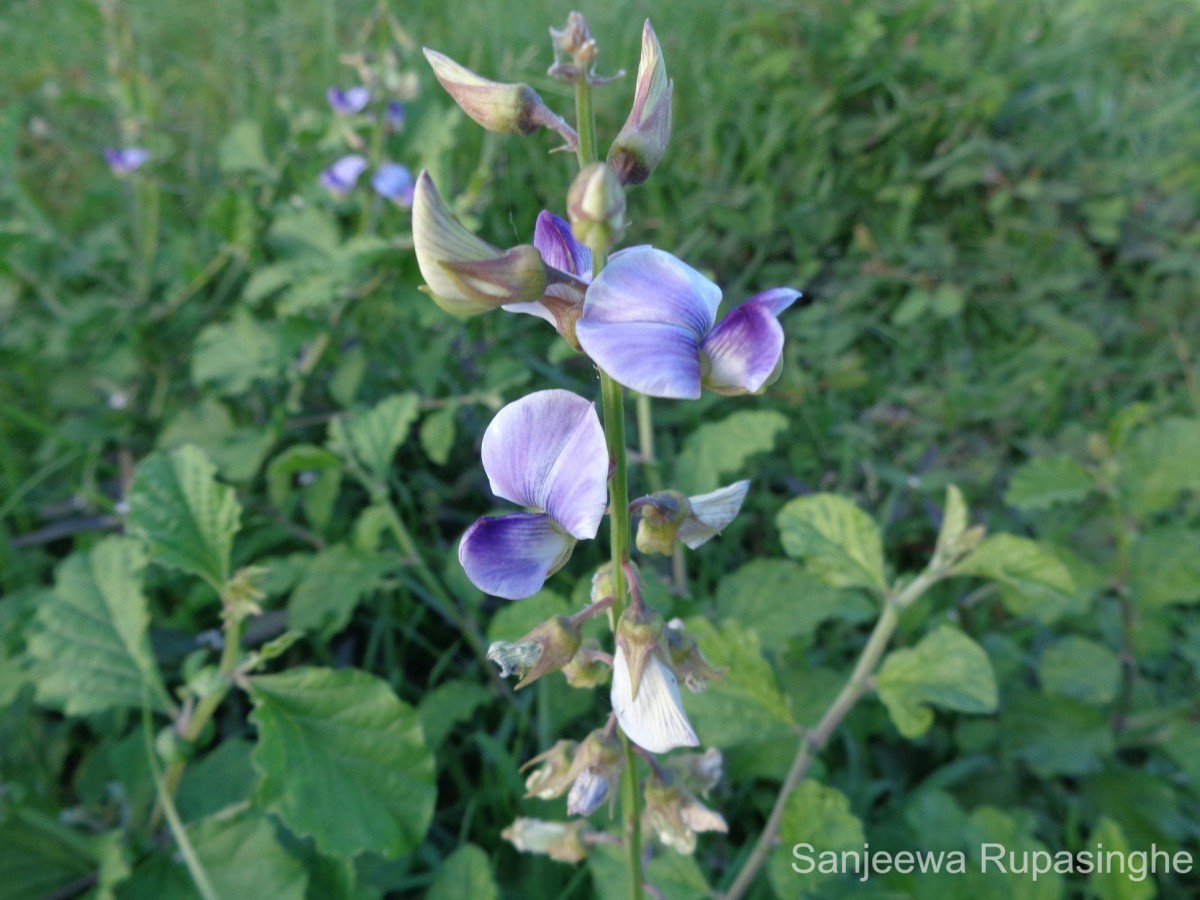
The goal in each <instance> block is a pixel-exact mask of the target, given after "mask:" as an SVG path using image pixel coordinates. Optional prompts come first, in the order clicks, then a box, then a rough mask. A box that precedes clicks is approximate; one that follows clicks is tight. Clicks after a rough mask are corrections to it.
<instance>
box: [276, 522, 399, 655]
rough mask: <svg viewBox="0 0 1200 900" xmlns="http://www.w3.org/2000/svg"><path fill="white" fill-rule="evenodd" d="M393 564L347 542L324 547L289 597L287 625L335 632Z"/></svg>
mask: <svg viewBox="0 0 1200 900" xmlns="http://www.w3.org/2000/svg"><path fill="white" fill-rule="evenodd" d="M390 568H391V565H390V564H389V563H388V562H387V561H386V560H384V559H382V558H381V557H379V556H376V555H375V554H373V553H368V552H366V551H362V550H356V549H354V548H353V547H348V546H346V545H345V544H336V545H334V546H332V547H328V548H326V549H325V550H322V551H321V552H320V553H318V554H317V555H316V556H315V557H313V560H312V562H311V563H310V564H309V566H308V569H307V571H306V572H305V573H304V577H303V578H302V579H301V581H300V583H299V584H298V585H297V586H296V589H295V590H294V591H292V596H291V599H290V600H288V627H289V628H299V629H301V630H303V631H312V632H316V633H317V634H319V635H321V636H322V637H328V636H330V635H332V634H336V633H337V632H339V631H341V630H342V629H343V628H345V627H346V623H347V622H349V621H350V614H351V613H353V612H354V607H356V606H358V604H359V602H360V601H361V600H362V599H363V597H364V596H366V595H367V594H368V593H370V591H372V590H373V589H374V588H375V585H376V584H378V583H379V579H380V578H382V577H383V576H384V575H385V574H386V573H387V572H388V570H389V569H390Z"/></svg>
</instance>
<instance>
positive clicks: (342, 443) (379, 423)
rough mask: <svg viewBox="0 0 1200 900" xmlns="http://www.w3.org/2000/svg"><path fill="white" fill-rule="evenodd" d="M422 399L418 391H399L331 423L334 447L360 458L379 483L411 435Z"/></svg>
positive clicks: (354, 459)
mask: <svg viewBox="0 0 1200 900" xmlns="http://www.w3.org/2000/svg"><path fill="white" fill-rule="evenodd" d="M419 408H420V399H419V398H418V397H417V395H416V394H414V393H411V392H409V393H405V394H396V395H395V396H392V397H388V398H387V399H386V400H382V401H380V402H379V403H378V404H376V406H375V407H374V408H373V409H370V410H367V411H362V410H360V411H357V412H354V413H352V414H351V415H350V416H349V417H347V418H338V419H334V420H333V421H332V422H331V423H330V425H329V439H330V440H329V443H330V449H332V450H333V451H334V452H335V453H337V454H338V455H339V456H341V457H342V458H343V459H345V460H347V461H348V462H356V463H357V464H358V465H359V466H361V467H362V469H363V470H364V471H365V472H366V474H367V475H368V476H370V477H371V478H372V479H373V480H374V481H375V482H376V483H378V484H384V483H386V481H387V476H388V471H389V470H390V469H391V467H392V457H394V456H395V455H396V450H397V449H399V447H400V445H401V444H403V443H404V440H405V438H407V437H408V429H409V428H410V427H411V426H412V423H413V421H414V420H415V419H416V418H417V412H418V410H419Z"/></svg>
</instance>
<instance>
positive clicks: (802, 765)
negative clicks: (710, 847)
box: [723, 566, 946, 900]
mask: <svg viewBox="0 0 1200 900" xmlns="http://www.w3.org/2000/svg"><path fill="white" fill-rule="evenodd" d="M945 574H946V571H945V570H944V569H942V568H940V567H939V568H934V567H932V566H931V567H930V568H927V569H926V570H925V571H923V572H922V573H921V574H920V575H918V576H917V577H916V578H914V579H913V580H912V581H911V582H910V583H909V584H908V586H907V587H905V588H904V590H903V591H901V592H900V593H899V594H889V595H888V596H887V597H885V598H884V601H883V611H882V612H881V613H880V614H879V618H878V619H877V620H876V622H875V627H874V629H872V631H871V636H870V637H869V638H868V639H867V644H866V646H865V647H863V650H862V653H861V654H860V655H859V657H858V662H857V663H855V666H854V671H853V672H851V673H850V678H849V679H848V680H847V681H846V683H845V684H844V685H843V686H842V689H841V691H840V692H839V693H838V695H837V697H835V698H834V700H833V703H832V704H830V706H829V708H828V709H826V710H825V714H824V715H823V716H821V720H820V721H819V722H818V723H817V725H816V727H815V728H813V729H812V731H809V732H808V733H807V734H805V735H804V737H803V738H802V739H801V741H800V747H799V749H798V750H797V751H796V756H795V758H794V759H793V760H792V766H791V768H790V769H789V770H788V773H787V776H786V777H785V778H784V780H783V785H782V786H781V787H780V789H779V796H777V797H776V798H775V805H774V806H773V807H772V808H771V814H770V816H769V817H768V818H767V824H766V825H764V826H763V830H762V834H760V835H759V836H758V840H757V841H756V842H755V844H754V849H753V850H751V852H750V856H749V857H747V859H746V862H745V863H744V864H743V865H742V869H741V871H740V872H738V875H737V878H735V879H734V881H733V884H731V885H730V886H729V890H727V891H726V892H725V893H724V895H723V900H737V898H740V897H742V896H744V895H745V894H746V892H747V891H748V890H749V889H750V887H751V885H753V884H754V879H755V878H756V877H757V876H758V873H759V871H760V870H761V869H762V867H763V865H764V864H765V863H766V861H767V856H768V855H769V854H770V852H771V850H772V849H773V848H774V846H775V843H776V841H777V840H778V839H779V827H780V825H781V824H782V822H783V811H784V808H785V807H786V806H787V800H788V797H790V796H791V795H792V791H794V790H795V789H796V787H797V786H798V785H799V784H800V782H801V781H803V780H804V776H805V775H807V774H808V770H809V768H810V767H811V766H812V764H813V760H815V759H816V757H817V754H818V753H820V752H821V751H822V750H823V749H825V745H826V744H827V743H828V742H829V738H830V737H832V735H833V732H834V731H835V730H837V727H838V726H839V725H840V724H841V723H842V720H843V719H844V718H846V714H847V713H849V712H850V710H851V709H853V708H854V705H855V704H856V703H858V701H859V700H860V699H862V697H863V695H865V694H866V693H867V692H868V691H869V690H871V688H872V686H873V675H874V672H875V667H876V666H878V665H879V661H880V659H882V658H883V654H884V651H885V650H887V646H888V642H889V641H890V640H891V639H892V633H893V632H894V631H895V630H896V625H897V623H898V622H899V621H900V611H901V610H903V609H905V608H907V607H908V606H910V605H911V604H912V603H913V602H914V601H915V600H916V599H917V598H918V597H920V596H921V595H922V594H923V593H925V591H927V590H928V589H929V587H930V586H931V585H933V584H934V583H935V582H936V581H938V580H939V579H941V578H942V577H943V576H944V575H945Z"/></svg>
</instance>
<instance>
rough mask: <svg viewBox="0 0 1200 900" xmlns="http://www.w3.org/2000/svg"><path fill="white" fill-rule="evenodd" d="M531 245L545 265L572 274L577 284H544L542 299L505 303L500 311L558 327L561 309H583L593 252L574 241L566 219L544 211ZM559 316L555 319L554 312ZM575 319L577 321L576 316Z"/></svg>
mask: <svg viewBox="0 0 1200 900" xmlns="http://www.w3.org/2000/svg"><path fill="white" fill-rule="evenodd" d="M533 246H535V247H537V249H538V252H539V253H540V254H542V260H543V262H545V263H546V265H548V266H550V267H552V268H554V269H557V270H558V271H560V272H566V273H567V274H568V275H574V276H575V278H576V279H578V281H576V282H574V283H572V282H571V281H558V282H555V283H552V284H549V285H547V287H546V293H545V294H544V295H543V297H542V299H541V300H534V301H532V302H530V303H507V304H505V305H504V306H503V307H501V308H502V309H505V310H507V311H508V312H519V313H527V314H528V315H531V316H537V317H538V318H541V319H545V320H546V321H547V322H549V323H550V324H551V325H555V326H556V327H557V324H558V320H559V319H560V318H562V316H563V312H564V310H569V309H570V308H572V307H579V308H580V309H582V303H583V288H584V287H585V286H586V285H587V283H588V282H590V281H591V280H592V251H591V250H589V249H588V248H587V247H585V246H584V245H583V244H581V243H579V242H578V241H577V240H575V235H574V234H573V233H572V232H571V225H570V223H568V222H567V220H566V219H563V218H560V217H559V216H556V215H554V213H552V212H549V211H547V210H542V211H541V213H539V214H538V217H537V224H536V225H535V226H534V230H533ZM556 310H557V312H558V316H557V317H556V315H555V311H556ZM575 318H578V314H576V316H575Z"/></svg>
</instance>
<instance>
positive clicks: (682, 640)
mask: <svg viewBox="0 0 1200 900" xmlns="http://www.w3.org/2000/svg"><path fill="white" fill-rule="evenodd" d="M666 637H667V647H668V649H669V650H670V653H671V665H672V666H673V667H674V669H675V674H676V676H678V677H679V678H682V679H683V683H684V685H685V686H686V687H687V689H688V690H689V691H691V692H692V693H693V694H699V693H700V692H701V691H703V690H704V689H705V688H706V687H708V682H709V679H713V678H716V679H719V678H721V676H722V675H724V674H725V670H724V669H714V668H713V667H712V666H710V665H709V664H708V660H707V659H705V658H704V654H703V653H701V652H700V648H699V646H697V644H696V639H695V638H694V637H692V636H691V635H690V634H688V633H687V631H685V630H684V627H683V622H682V621H681V620H679V619H672V620H671V621H670V622H668V623H667V631H666Z"/></svg>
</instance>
